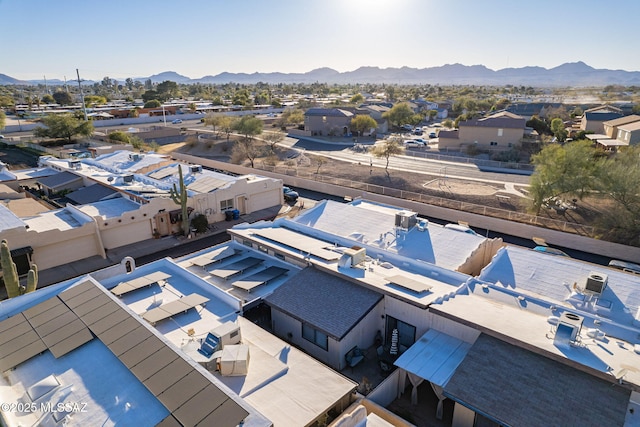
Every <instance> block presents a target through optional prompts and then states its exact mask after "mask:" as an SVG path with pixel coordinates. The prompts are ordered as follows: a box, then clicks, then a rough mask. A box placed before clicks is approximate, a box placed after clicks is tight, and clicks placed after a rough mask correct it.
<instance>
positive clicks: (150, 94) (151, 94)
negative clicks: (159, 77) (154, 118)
mask: <svg viewBox="0 0 640 427" xmlns="http://www.w3.org/2000/svg"><path fill="white" fill-rule="evenodd" d="M162 98H163V97H162V96H161V95H160V94H159V93H158V92H157V91H155V90H148V91H146V92H145V93H143V94H142V100H143V101H144V102H145V103H147V102H149V101H158V102H160V101H159V100H160V99H162Z"/></svg>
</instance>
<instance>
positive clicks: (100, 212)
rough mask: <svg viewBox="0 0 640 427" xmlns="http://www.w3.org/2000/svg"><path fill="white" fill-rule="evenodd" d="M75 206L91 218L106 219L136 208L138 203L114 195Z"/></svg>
mask: <svg viewBox="0 0 640 427" xmlns="http://www.w3.org/2000/svg"><path fill="white" fill-rule="evenodd" d="M77 208H78V210H80V211H82V212H84V213H86V214H87V215H89V216H91V217H93V218H95V217H101V218H102V219H108V218H116V217H119V216H122V214H123V213H125V212H130V211H135V210H138V209H139V208H140V205H139V204H138V203H136V202H134V201H131V200H129V199H125V198H124V197H116V198H114V199H109V200H103V201H101V202H94V203H88V204H86V205H82V206H78V207H77Z"/></svg>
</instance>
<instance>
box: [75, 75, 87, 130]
mask: <svg viewBox="0 0 640 427" xmlns="http://www.w3.org/2000/svg"><path fill="white" fill-rule="evenodd" d="M76 74H77V75H78V88H80V99H82V112H83V113H84V121H85V122H87V121H89V119H88V118H87V107H86V105H84V93H82V84H81V83H80V82H81V81H82V80H80V71H78V69H77V68H76Z"/></svg>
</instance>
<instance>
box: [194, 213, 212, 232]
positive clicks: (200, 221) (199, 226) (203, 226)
mask: <svg viewBox="0 0 640 427" xmlns="http://www.w3.org/2000/svg"><path fill="white" fill-rule="evenodd" d="M191 226H192V227H193V228H195V229H196V232H197V233H204V232H205V231H207V228H208V227H209V221H208V220H207V217H206V215H202V214H198V215H196V216H195V217H194V218H193V219H192V220H191Z"/></svg>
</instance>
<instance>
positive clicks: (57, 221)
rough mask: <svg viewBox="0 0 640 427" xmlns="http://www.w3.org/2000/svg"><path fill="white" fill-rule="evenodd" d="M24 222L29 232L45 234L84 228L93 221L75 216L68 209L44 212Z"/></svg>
mask: <svg viewBox="0 0 640 427" xmlns="http://www.w3.org/2000/svg"><path fill="white" fill-rule="evenodd" d="M24 222H25V224H26V225H28V226H29V230H33V231H39V232H43V231H49V230H56V229H57V230H60V231H64V230H71V229H74V228H78V227H82V226H83V225H84V224H86V223H89V222H91V221H90V220H88V219H85V218H82V217H80V216H79V215H74V213H72V212H71V211H70V210H69V209H68V208H63V209H58V210H55V211H48V212H43V213H41V214H40V215H38V216H34V217H31V218H25V220H24Z"/></svg>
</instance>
